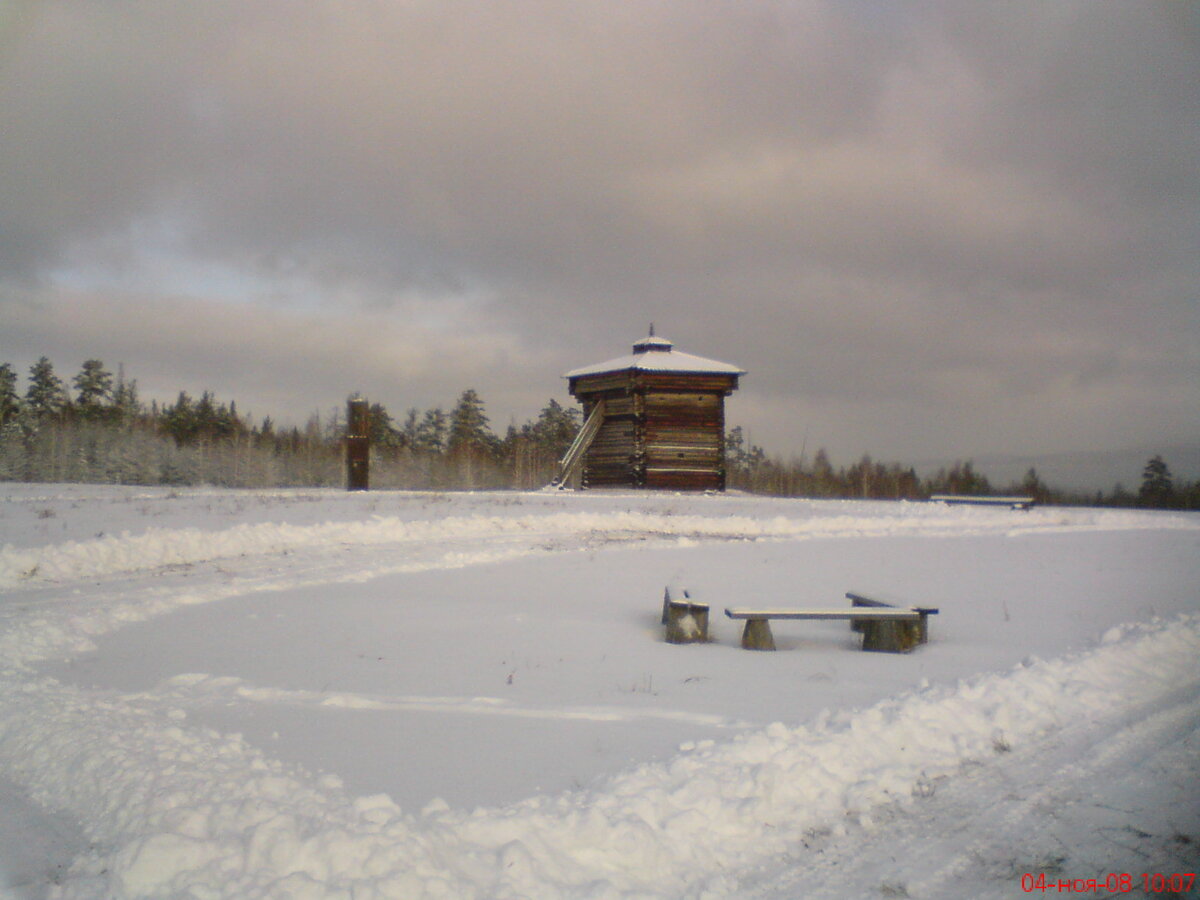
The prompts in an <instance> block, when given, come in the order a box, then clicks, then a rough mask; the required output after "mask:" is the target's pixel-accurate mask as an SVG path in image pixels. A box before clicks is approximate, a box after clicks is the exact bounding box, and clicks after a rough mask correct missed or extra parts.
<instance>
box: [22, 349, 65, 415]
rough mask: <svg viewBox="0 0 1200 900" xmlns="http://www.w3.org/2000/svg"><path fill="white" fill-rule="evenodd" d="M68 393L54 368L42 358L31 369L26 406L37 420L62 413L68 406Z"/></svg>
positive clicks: (26, 392) (47, 360)
mask: <svg viewBox="0 0 1200 900" xmlns="http://www.w3.org/2000/svg"><path fill="white" fill-rule="evenodd" d="M67 402H68V400H67V392H66V390H65V389H64V388H63V383H62V380H61V379H60V378H59V377H58V376H57V375H55V374H54V366H53V364H51V362H50V360H49V359H47V358H46V357H44V356H43V357H42V358H41V359H39V360H38V361H37V362H36V363H34V364H33V366H31V367H30V369H29V388H28V389H27V390H26V391H25V406H26V408H27V409H28V410H29V412H30V413H32V414H33V416H34V417H35V418H38V419H43V418H46V417H47V416H55V415H58V414H59V413H61V412H62V411H63V410H64V409H65V408H66V405H67Z"/></svg>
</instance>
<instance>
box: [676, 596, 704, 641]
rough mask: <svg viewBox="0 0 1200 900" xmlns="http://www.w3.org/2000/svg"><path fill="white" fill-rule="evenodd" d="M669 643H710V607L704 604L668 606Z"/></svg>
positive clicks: (677, 603)
mask: <svg viewBox="0 0 1200 900" xmlns="http://www.w3.org/2000/svg"><path fill="white" fill-rule="evenodd" d="M666 615H667V643H668V644H703V643H706V642H707V641H708V607H707V606H705V605H704V604H703V603H679V602H671V603H668V604H667V605H666Z"/></svg>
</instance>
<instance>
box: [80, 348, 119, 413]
mask: <svg viewBox="0 0 1200 900" xmlns="http://www.w3.org/2000/svg"><path fill="white" fill-rule="evenodd" d="M74 384H75V390H76V392H77V393H76V395H75V403H76V405H77V407H78V409H79V412H80V414H81V415H83V416H84V417H85V418H97V417H99V416H101V415H102V414H103V411H104V409H105V407H106V406H108V405H109V404H111V403H112V399H113V377H112V372H109V371H108V370H107V369H105V368H104V363H103V362H101V361H100V360H98V359H88V360H85V361H84V363H83V367H82V368H81V369H80V370H79V374H78V375H76V376H75V380H74Z"/></svg>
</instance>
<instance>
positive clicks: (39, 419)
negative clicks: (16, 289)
mask: <svg viewBox="0 0 1200 900" xmlns="http://www.w3.org/2000/svg"><path fill="white" fill-rule="evenodd" d="M19 388H20V384H19V378H18V375H17V373H16V371H15V370H14V369H13V367H12V366H11V365H10V364H8V363H4V364H0V480H8V481H60V482H61V481H67V482H71V481H74V482H98V483H110V484H173V485H199V484H209V485H216V486H226V487H296V486H314V487H333V486H341V485H343V484H344V483H345V466H344V460H343V438H344V433H345V418H344V411H343V410H342V409H341V408H334V409H333V410H332V411H330V412H329V413H327V414H326V415H325V416H321V415H320V414H314V415H313V416H311V417H310V418H309V420H308V422H307V423H306V424H305V426H304V427H303V428H297V427H291V428H278V427H276V425H275V423H274V422H272V420H271V418H270V417H269V416H267V417H265V418H263V419H261V420H259V421H257V422H253V421H251V420H250V419H249V417H247V416H245V415H243V414H241V413H240V412H239V411H238V408H237V404H236V402H234V401H230V402H229V403H225V402H222V401H218V400H217V398H216V397H215V396H214V395H213V394H212V393H211V392H209V391H203V392H202V393H201V394H200V395H199V397H193V396H192V395H190V394H189V393H187V392H186V391H180V392H179V395H178V397H177V398H176V399H175V402H173V403H168V404H160V403H159V402H158V401H151V402H150V403H149V404H146V403H143V402H142V401H141V399H140V398H139V395H138V387H137V382H136V381H135V380H130V379H127V378H126V377H125V373H124V370H123V368H121V367H118V369H117V372H116V373H115V374H114V373H113V372H111V371H110V370H109V369H107V368H106V367H105V365H104V363H103V362H102V361H101V360H98V359H89V360H85V361H84V363H83V364H82V366H81V367H80V370H79V372H78V374H76V375H75V376H74V377H73V378H72V379H71V380H70V387H68V385H67V384H66V383H64V381H63V380H62V379H61V378H60V377H59V376H58V375H57V373H56V372H55V371H54V366H53V364H52V363H51V362H50V360H49V359H47V358H46V357H42V358H41V359H39V360H38V361H37V362H36V363H34V365H33V366H32V367H31V368H30V370H29V374H28V379H27V385H26V388H25V391H24V392H23V393H22V392H21V391H20V390H19ZM581 419H582V417H581V414H580V412H579V410H577V409H574V408H566V407H563V406H562V405H561V404H559V403H558V401H556V400H553V399H551V400H550V401H548V402H547V404H546V405H545V406H544V407H543V408H542V410H541V411H540V412H539V413H538V415H537V417H536V418H535V419H532V420H530V421H527V422H525V423H523V424H521V425H517V424H516V423H513V424H510V425H509V426H508V427H507V429H506V430H505V433H504V435H503V437H501V436H499V435H497V434H496V433H495V432H494V431H493V429H492V427H491V423H490V420H489V418H488V415H487V412H486V407H485V404H484V401H483V398H482V397H481V396H480V395H479V393H478V392H477V391H475V390H474V389H467V390H465V391H463V392H462V393H461V394H460V395H459V396H458V398H457V400H456V401H455V403H454V404H453V405H452V406H451V407H449V408H448V409H447V408H444V407H440V406H439V407H433V408H430V409H424V410H421V409H417V408H410V409H408V410H406V411H405V413H404V414H403V415H402V416H401V417H400V418H398V419H397V418H394V417H393V416H392V414H391V413H390V412H389V411H388V409H387V408H386V407H385V406H384V405H383V404H382V403H378V402H376V403H372V404H370V406H369V408H368V435H369V438H370V443H371V485H372V486H373V487H380V488H403V489H437V490H464V489H465V490H473V489H503V488H517V489H527V488H536V487H541V486H543V485H546V484H548V483H549V482H550V480H551V478H552V477H553V476H554V474H555V471H556V468H557V464H558V460H559V459H560V458H561V457H562V455H563V453H565V451H566V449H567V448H568V447H569V446H570V444H571V441H572V440H573V439H574V437H575V434H576V432H577V431H578V430H579V427H580V425H581ZM725 451H726V468H727V484H728V486H729V487H730V488H735V489H742V490H746V491H749V492H753V493H759V494H768V495H774V496H787V497H817V498H859V499H910V500H917V499H926V498H928V497H929V496H931V495H934V494H959V495H976V496H985V495H989V494H995V493H1004V494H1020V495H1022V496H1029V497H1033V498H1034V499H1035V500H1036V501H1038V502H1039V503H1049V504H1071V505H1106V506H1131V507H1132V506H1139V507H1154V508H1174V509H1200V482H1187V481H1180V482H1177V481H1176V480H1175V479H1174V478H1173V476H1172V475H1171V472H1170V468H1169V467H1168V465H1167V464H1166V462H1165V461H1164V460H1163V459H1162V457H1161V456H1156V457H1154V458H1153V459H1151V460H1150V461H1149V462H1147V464H1146V466H1145V469H1144V470H1143V472H1142V478H1141V484H1140V487H1139V488H1138V490H1137V491H1136V492H1130V491H1127V490H1126V489H1125V488H1124V487H1123V486H1121V485H1119V484H1118V485H1116V486H1115V487H1114V488H1113V490H1112V491H1111V492H1110V493H1107V494H1105V493H1104V492H1099V493H1096V494H1088V495H1082V494H1078V493H1070V492H1066V491H1061V490H1058V489H1055V488H1053V487H1050V486H1049V485H1047V484H1045V483H1044V482H1043V481H1042V479H1041V478H1040V477H1039V475H1038V474H1037V472H1036V470H1034V469H1030V470H1029V471H1028V472H1027V473H1026V474H1025V477H1024V478H1023V479H1022V480H1021V481H1020V482H1018V483H1014V484H1009V485H1000V486H997V485H992V484H991V483H990V482H989V481H988V479H987V478H986V477H985V476H984V475H983V474H982V473H980V472H977V471H976V470H975V468H974V465H973V464H972V462H971V461H969V460H967V461H960V462H956V463H954V464H953V465H952V466H949V467H945V468H942V469H940V470H939V471H937V472H936V473H934V474H933V475H929V476H926V477H921V476H918V474H917V472H916V471H915V469H914V468H913V467H911V466H904V465H902V464H900V463H882V462H878V461H876V460H873V459H872V458H871V457H870V456H864V457H862V459H860V460H859V461H857V462H855V463H853V464H851V465H848V466H841V467H835V466H834V464H833V463H832V462H831V461H830V459H829V456H828V454H827V453H826V452H825V450H823V449H822V450H818V451H817V453H816V454H815V455H814V456H813V458H812V460H811V461H809V460H807V459H804V458H801V459H791V460H784V459H782V458H780V457H778V456H773V455H770V454H768V453H767V452H766V451H765V450H763V449H762V448H761V447H759V446H756V445H754V444H752V443H750V442H749V441H748V440H747V438H746V435H745V432H744V430H743V429H742V428H741V427H740V426H738V427H735V428H732V429H730V430H729V432H728V433H727V434H726V436H725Z"/></svg>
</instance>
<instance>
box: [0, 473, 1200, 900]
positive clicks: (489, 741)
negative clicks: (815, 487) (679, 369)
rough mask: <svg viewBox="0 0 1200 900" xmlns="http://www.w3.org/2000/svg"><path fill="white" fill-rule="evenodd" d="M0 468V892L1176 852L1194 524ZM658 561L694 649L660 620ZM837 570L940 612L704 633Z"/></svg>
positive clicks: (885, 890)
mask: <svg viewBox="0 0 1200 900" xmlns="http://www.w3.org/2000/svg"><path fill="white" fill-rule="evenodd" d="M0 488H2V490H0V494H2V496H0V547H2V549H0V894H2V893H3V892H4V891H7V892H8V894H10V895H11V896H14V897H19V898H40V897H63V898H109V897H112V898H124V897H152V898H170V897H195V898H201V897H231V898H233V897H237V898H254V897H272V898H284V897H292V898H309V897H311V898H330V897H346V898H351V897H353V898H356V900H360V898H372V897H379V898H422V897H446V898H456V900H458V898H555V897H571V898H593V900H600V898H633V897H639V898H643V897H644V898H649V897H657V898H677V897H694V898H699V897H714V898H715V897H747V898H760V900H763V898H771V900H778V898H793V897H839V898H843V897H914V898H917V897H922V898H958V897H981V898H986V897H1020V896H1030V892H1027V891H1024V890H1023V889H1022V879H1023V876H1028V877H1026V878H1025V884H1026V885H1027V886H1029V885H1031V884H1032V883H1033V879H1035V878H1037V877H1039V876H1041V877H1042V879H1043V880H1042V881H1041V882H1040V883H1041V884H1042V885H1046V884H1049V885H1051V889H1050V890H1049V891H1040V890H1035V891H1033V892H1032V893H1033V895H1035V896H1036V895H1037V894H1042V895H1045V894H1046V893H1050V894H1055V893H1059V891H1058V888H1057V887H1056V885H1057V884H1058V882H1059V881H1064V882H1066V881H1068V880H1078V879H1084V880H1085V881H1086V880H1087V879H1098V880H1099V881H1100V882H1101V883H1103V882H1104V880H1105V878H1106V876H1108V875H1110V874H1113V875H1118V876H1119V875H1121V874H1123V873H1129V874H1131V875H1132V876H1133V886H1134V888H1135V889H1134V891H1133V893H1132V895H1133V896H1140V895H1141V894H1142V893H1143V892H1142V890H1141V888H1142V885H1143V882H1142V875H1143V873H1145V874H1147V875H1153V874H1160V873H1162V874H1167V875H1170V874H1173V873H1184V872H1195V871H1196V863H1197V858H1198V856H1200V845H1198V842H1200V665H1198V664H1197V659H1198V654H1200V587H1198V585H1200V516H1196V515H1172V514H1166V513H1142V512H1125V511H1104V510H1083V509H1051V508H1046V509H1035V510H1032V511H1028V512H1017V511H1011V510H1007V509H977V508H971V507H946V506H943V505H940V504H912V503H868V502H811V501H796V500H770V499H762V498H754V497H747V496H736V495H728V496H722V497H716V496H683V495H674V494H641V493H639V494H633V493H600V492H594V493H585V494H572V493H549V492H537V493H495V494H432V493H388V492H372V493H369V494H347V493H343V492H338V491H253V492H234V491H218V490H178V491H172V490H168V489H146V488H117V487H96V486H59V485H53V486H48V485H12V484H9V485H3V486H0ZM668 583H671V584H675V585H683V586H686V587H688V588H689V590H690V591H691V593H692V595H693V596H694V597H696V598H697V599H703V600H706V601H708V602H709V603H711V604H712V606H713V613H714V615H713V617H712V633H713V638H714V640H713V641H712V642H711V643H709V644H704V645H687V646H677V645H670V644H666V643H664V642H663V640H662V627H661V625H660V624H659V614H660V605H661V601H662V593H663V588H664V586H665V585H667V584H668ZM847 590H859V591H862V592H865V593H872V592H881V593H884V594H886V595H889V596H894V597H901V598H906V599H909V600H912V601H913V602H918V603H920V604H922V605H929V606H936V607H940V609H941V613H940V614H939V615H938V616H936V617H934V618H933V619H932V620H931V623H932V624H931V632H932V639H931V641H930V643H929V644H927V645H925V646H922V647H920V648H918V649H917V650H916V651H915V652H913V653H911V654H904V655H893V654H871V653H862V652H860V651H859V650H858V649H856V640H855V638H854V636H853V635H852V634H851V632H850V631H849V629H848V628H847V626H846V625H845V623H841V622H810V623H787V622H780V623H776V625H775V627H774V630H775V636H776V642H777V644H778V645H779V652H777V653H773V654H772V653H754V652H749V651H744V650H741V649H740V648H739V646H738V627H737V625H736V624H735V623H733V622H731V621H729V620H727V619H726V618H725V617H724V616H722V615H720V609H721V608H722V607H724V606H726V605H764V604H765V605H772V606H796V607H804V606H808V607H827V606H842V605H846V604H847V601H846V600H845V599H844V594H845V592H846V591H847ZM1111 884H1113V885H1117V884H1118V882H1117V881H1113V882H1111ZM1075 887H1076V888H1079V887H1080V883H1079V882H1078V881H1076V883H1075ZM1089 893H1090V894H1091V895H1092V896H1112V895H1117V894H1116V893H1115V892H1108V893H1106V892H1104V891H1100V892H1089ZM1154 895H1155V896H1169V895H1164V894H1161V893H1160V894H1154ZM1179 895H1180V894H1178V893H1177V894H1176V896H1179ZM1188 895H1195V891H1194V889H1193V890H1192V891H1191V893H1190V894H1188Z"/></svg>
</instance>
